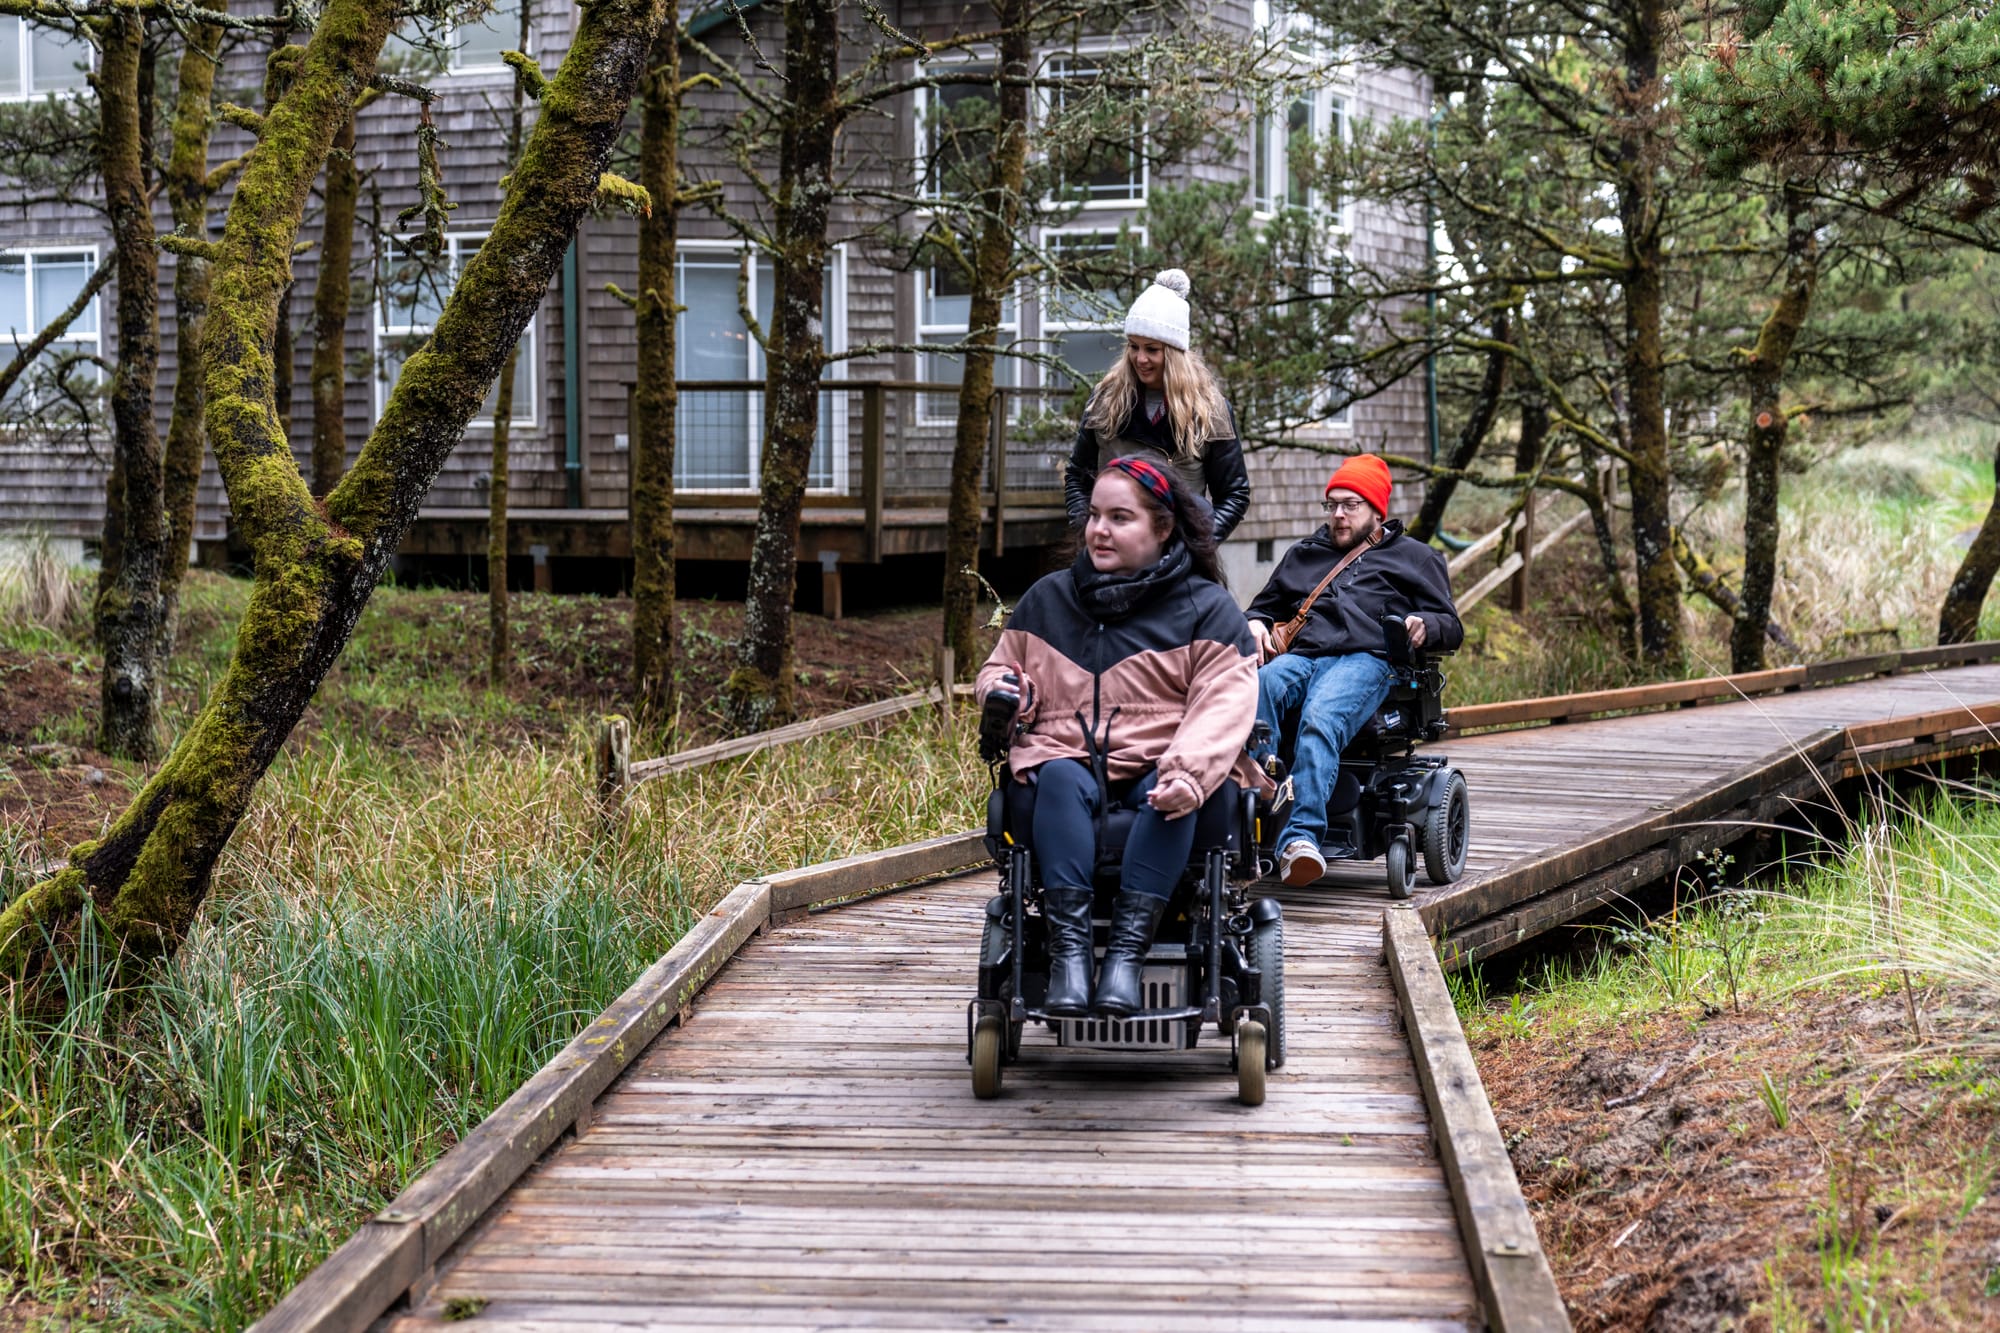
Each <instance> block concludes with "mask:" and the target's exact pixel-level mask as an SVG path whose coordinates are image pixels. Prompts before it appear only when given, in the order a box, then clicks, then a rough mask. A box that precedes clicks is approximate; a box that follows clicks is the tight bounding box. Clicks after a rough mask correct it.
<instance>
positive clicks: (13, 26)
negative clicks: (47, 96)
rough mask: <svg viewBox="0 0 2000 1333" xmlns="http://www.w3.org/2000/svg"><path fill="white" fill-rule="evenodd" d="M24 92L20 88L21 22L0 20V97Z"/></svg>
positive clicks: (17, 20) (18, 20)
mask: <svg viewBox="0 0 2000 1333" xmlns="http://www.w3.org/2000/svg"><path fill="white" fill-rule="evenodd" d="M25 91H27V90H26V89H24V88H23V87H21V20H20V19H17V18H0V97H11V96H18V95H19V94H21V93H23V92H25Z"/></svg>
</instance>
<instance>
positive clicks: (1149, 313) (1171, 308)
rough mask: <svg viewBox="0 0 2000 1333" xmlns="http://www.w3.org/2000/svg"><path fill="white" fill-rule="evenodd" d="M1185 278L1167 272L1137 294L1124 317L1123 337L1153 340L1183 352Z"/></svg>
mask: <svg viewBox="0 0 2000 1333" xmlns="http://www.w3.org/2000/svg"><path fill="white" fill-rule="evenodd" d="M1188 285H1189V284H1188V275H1187V274H1185V273H1183V272H1181V271H1180V270H1179V269H1177V268H1170V269H1168V270H1166V271H1165V272H1163V273H1161V274H1160V275H1159V276H1158V277H1156V278H1154V279H1153V285H1152V286H1150V287H1148V288H1147V289H1146V290H1145V291H1143V292H1140V293H1139V299H1138V300H1136V301H1134V302H1133V303H1132V309H1131V310H1130V311H1129V312H1127V313H1126V316H1125V334H1126V336H1127V337H1130V338H1152V339H1155V340H1157V341H1159V342H1163V343H1165V344H1166V345H1167V346H1169V347H1178V348H1180V349H1181V350H1182V351H1183V352H1185V351H1186V350H1187V347H1188V301H1187V298H1188Z"/></svg>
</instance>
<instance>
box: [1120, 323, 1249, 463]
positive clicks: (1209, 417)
mask: <svg viewBox="0 0 2000 1333" xmlns="http://www.w3.org/2000/svg"><path fill="white" fill-rule="evenodd" d="M1130 346H1131V344H1129V343H1128V344H1126V347H1127V350H1126V351H1123V352H1120V353H1119V354H1118V359H1117V360H1116V361H1113V362H1112V363H1111V369H1109V370H1107V371H1105V372H1104V378H1103V379H1101V380H1099V381H1098V382H1097V389H1096V391H1095V392H1093V393H1092V394H1091V396H1090V406H1089V407H1087V408H1085V409H1084V412H1083V424H1084V425H1086V426H1088V427H1090V429H1091V430H1093V431H1095V432H1096V433H1097V435H1098V437H1099V438H1100V439H1110V438H1112V437H1115V436H1116V435H1118V434H1119V433H1120V432H1121V431H1123V430H1124V429H1125V423H1126V422H1127V421H1129V420H1131V419H1132V414H1133V413H1134V412H1136V411H1138V410H1139V395H1140V392H1141V391H1142V389H1143V388H1144V386H1143V385H1141V384H1140V383H1139V376H1138V373H1137V372H1136V371H1134V370H1133V369H1132V353H1131V351H1130ZM1161 346H1162V347H1163V348H1164V349H1165V351H1166V356H1165V357H1164V358H1163V359H1162V361H1161V364H1160V396H1161V397H1162V398H1165V399H1166V400H1167V417H1168V419H1169V420H1171V421H1172V422H1173V423H1174V453H1175V455H1176V456H1177V457H1179V458H1191V459H1199V458H1200V457H1201V454H1202V450H1203V449H1205V448H1206V447H1207V445H1208V442H1209V441H1210V440H1220V439H1226V438H1227V437H1228V436H1229V433H1230V430H1231V426H1230V421H1229V408H1228V406H1227V405H1226V404H1225V403H1224V402H1223V401H1222V390H1221V389H1219V388H1217V387H1216V384H1215V374H1214V372H1212V371H1210V370H1209V368H1208V363H1207V362H1206V361H1204V360H1202V359H1201V353H1200V352H1197V351H1195V350H1193V349H1192V348H1190V349H1188V350H1187V351H1182V350H1181V349H1180V348H1178V347H1174V346H1171V345H1168V344H1164V343H1163V344H1161Z"/></svg>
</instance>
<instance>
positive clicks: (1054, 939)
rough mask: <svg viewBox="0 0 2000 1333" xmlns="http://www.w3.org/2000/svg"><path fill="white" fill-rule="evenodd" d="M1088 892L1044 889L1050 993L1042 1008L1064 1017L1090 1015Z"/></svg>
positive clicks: (1090, 897) (1085, 890)
mask: <svg viewBox="0 0 2000 1333" xmlns="http://www.w3.org/2000/svg"><path fill="white" fill-rule="evenodd" d="M1092 896H1093V895H1092V894H1091V892H1090V890H1089V889H1043V890H1042V921H1043V923H1044V924H1045V925H1046V926H1047V927H1048V932H1049V993H1048V998H1047V999H1045V1000H1043V1001H1042V1007H1043V1008H1044V1009H1046V1010H1048V1011H1049V1012H1050V1013H1052V1014H1058V1015H1061V1016H1063V1017H1066V1018H1082V1017H1084V1016H1086V1015H1087V1014H1089V1013H1090V905H1091V899H1092Z"/></svg>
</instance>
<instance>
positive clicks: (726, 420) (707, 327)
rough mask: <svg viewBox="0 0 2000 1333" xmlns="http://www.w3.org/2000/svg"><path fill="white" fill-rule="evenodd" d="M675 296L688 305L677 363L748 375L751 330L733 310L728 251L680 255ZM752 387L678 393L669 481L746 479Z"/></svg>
mask: <svg viewBox="0 0 2000 1333" xmlns="http://www.w3.org/2000/svg"><path fill="white" fill-rule="evenodd" d="M677 263H678V273H679V278H678V282H677V284H676V292H675V295H676V296H677V297H678V299H679V300H680V303H681V304H682V305H684V306H685V307H687V308H686V309H685V310H683V311H682V312H681V314H680V319H679V328H678V331H677V336H676V337H675V339H674V369H675V372H676V373H677V375H678V376H679V377H680V378H681V379H687V380H742V379H749V378H750V333H749V330H747V329H746V328H744V327H743V319H742V316H741V315H739V314H738V313H737V309H736V273H737V259H736V256H735V255H733V254H689V253H683V254H681V255H680V256H679V257H678V260H677ZM756 393H757V391H756V390H754V389H750V390H743V389H729V390H723V391H707V390H702V391H691V392H688V393H683V394H682V395H681V399H680V408H679V410H678V411H677V412H676V413H675V418H674V483H675V484H676V485H678V486H691V487H730V486H736V487H741V486H748V485H749V484H750V449H751V447H752V446H751V442H750V441H751V434H750V432H751V403H752V398H753V396H755V395H756Z"/></svg>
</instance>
